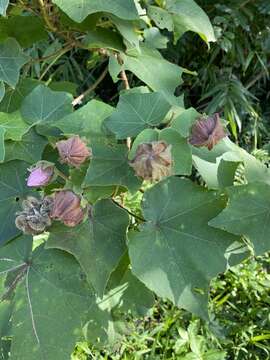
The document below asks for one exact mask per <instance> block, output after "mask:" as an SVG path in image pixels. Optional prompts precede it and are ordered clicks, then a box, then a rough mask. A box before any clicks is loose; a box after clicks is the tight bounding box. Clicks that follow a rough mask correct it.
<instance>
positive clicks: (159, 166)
mask: <svg viewBox="0 0 270 360" xmlns="http://www.w3.org/2000/svg"><path fill="white" fill-rule="evenodd" d="M130 165H131V166H132V167H133V169H134V170H135V173H136V175H137V176H140V177H142V178H143V179H145V180H153V181H159V180H161V179H162V178H163V177H166V176H170V175H171V174H172V154H171V145H167V144H166V142H165V141H153V142H151V143H145V144H140V145H139V146H138V148H137V151H136V155H135V158H134V159H133V160H132V161H130Z"/></svg>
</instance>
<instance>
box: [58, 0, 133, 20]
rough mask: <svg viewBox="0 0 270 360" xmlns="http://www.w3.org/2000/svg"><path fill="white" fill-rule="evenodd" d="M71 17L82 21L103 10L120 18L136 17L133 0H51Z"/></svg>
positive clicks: (131, 18) (129, 18)
mask: <svg viewBox="0 0 270 360" xmlns="http://www.w3.org/2000/svg"><path fill="white" fill-rule="evenodd" d="M53 3H54V4H56V5H57V6H59V7H60V9H61V10H63V11H64V12H65V13H66V14H67V15H68V16H69V17H70V18H71V19H73V20H75V21H77V22H82V21H83V20H84V19H85V18H86V17H87V16H88V15H90V14H94V13H97V12H105V13H110V14H113V15H116V16H118V17H119V18H121V19H126V20H135V19H137V18H138V12H137V10H136V7H135V4H134V1H133V0H91V1H79V2H78V1H77V0H53Z"/></svg>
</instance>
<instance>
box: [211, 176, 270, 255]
mask: <svg viewBox="0 0 270 360" xmlns="http://www.w3.org/2000/svg"><path fill="white" fill-rule="evenodd" d="M227 191H228V194H229V202H228V205H227V207H226V209H224V210H223V211H222V212H221V213H220V214H219V215H218V216H217V217H216V218H215V219H213V220H211V221H210V222H209V224H210V225H211V226H214V227H216V228H220V229H223V230H226V231H228V232H230V233H233V234H237V235H245V236H246V237H247V238H248V239H249V240H250V241H251V242H252V243H253V245H254V249H255V253H256V255H261V254H263V253H265V252H266V251H269V250H270V228H269V219H270V186H269V185H267V184H263V183H253V184H248V185H243V186H235V187H231V188H228V189H227Z"/></svg>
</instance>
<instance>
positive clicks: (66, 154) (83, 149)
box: [56, 135, 92, 167]
mask: <svg viewBox="0 0 270 360" xmlns="http://www.w3.org/2000/svg"><path fill="white" fill-rule="evenodd" d="M56 147H57V150H58V152H59V155H60V159H61V161H62V162H63V163H66V164H69V165H73V166H75V167H79V166H80V165H81V164H82V163H84V162H85V160H86V159H88V158H89V157H90V156H91V155H92V152H91V150H90V149H88V147H87V146H86V144H85V143H84V142H83V141H82V140H81V139H80V137H79V136H78V135H76V136H72V137H71V138H69V139H68V140H61V141H58V142H57V143H56Z"/></svg>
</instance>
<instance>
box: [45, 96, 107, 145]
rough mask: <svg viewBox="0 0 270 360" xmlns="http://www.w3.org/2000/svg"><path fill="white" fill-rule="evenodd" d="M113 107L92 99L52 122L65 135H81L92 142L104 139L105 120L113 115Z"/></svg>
mask: <svg viewBox="0 0 270 360" xmlns="http://www.w3.org/2000/svg"><path fill="white" fill-rule="evenodd" d="M112 112H113V108H112V107H111V106H110V105H107V104H105V103H103V102H101V101H97V100H91V101H89V102H88V103H87V104H86V105H84V106H82V107H81V108H80V109H78V110H76V111H74V113H72V114H70V115H67V116H65V117H64V118H63V119H60V120H59V121H56V122H54V123H53V124H52V126H55V127H57V128H59V129H60V130H61V131H62V133H63V134H65V135H74V134H77V135H80V136H82V137H86V138H87V139H88V140H89V141H91V142H98V141H99V140H102V139H104V136H105V135H104V132H103V131H102V123H103V121H104V120H105V119H106V118H107V117H108V116H110V115H111V113H112Z"/></svg>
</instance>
